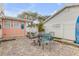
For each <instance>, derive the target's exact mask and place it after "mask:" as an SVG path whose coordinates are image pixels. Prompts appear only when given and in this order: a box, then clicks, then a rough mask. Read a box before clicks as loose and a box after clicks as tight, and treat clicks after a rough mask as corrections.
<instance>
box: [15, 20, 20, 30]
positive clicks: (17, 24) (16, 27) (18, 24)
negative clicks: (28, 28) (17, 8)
mask: <svg viewBox="0 0 79 59" xmlns="http://www.w3.org/2000/svg"><path fill="white" fill-rule="evenodd" d="M19 28H20V23H19V22H17V21H14V29H19Z"/></svg>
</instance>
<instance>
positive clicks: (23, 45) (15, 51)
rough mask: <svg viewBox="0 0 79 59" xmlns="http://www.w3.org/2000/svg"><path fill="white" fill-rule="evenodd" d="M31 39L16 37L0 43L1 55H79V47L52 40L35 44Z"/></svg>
mask: <svg viewBox="0 0 79 59" xmlns="http://www.w3.org/2000/svg"><path fill="white" fill-rule="evenodd" d="M31 43H32V40H31V39H27V38H26V39H16V40H13V41H7V42H2V43H1V44H0V56H79V48H78V47H74V46H70V45H66V44H62V43H59V42H56V41H52V42H51V43H49V44H48V45H44V49H43V48H42V47H41V46H37V45H36V46H33V45H32V44H31Z"/></svg>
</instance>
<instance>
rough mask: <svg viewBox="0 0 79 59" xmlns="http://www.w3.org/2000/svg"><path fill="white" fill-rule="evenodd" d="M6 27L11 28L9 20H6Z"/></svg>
mask: <svg viewBox="0 0 79 59" xmlns="http://www.w3.org/2000/svg"><path fill="white" fill-rule="evenodd" d="M4 27H5V28H10V21H9V20H5V23H4Z"/></svg>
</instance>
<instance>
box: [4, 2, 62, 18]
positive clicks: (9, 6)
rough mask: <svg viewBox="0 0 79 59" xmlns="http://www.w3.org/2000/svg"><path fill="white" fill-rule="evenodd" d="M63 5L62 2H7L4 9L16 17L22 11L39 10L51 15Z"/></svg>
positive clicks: (40, 12)
mask: <svg viewBox="0 0 79 59" xmlns="http://www.w3.org/2000/svg"><path fill="white" fill-rule="evenodd" d="M62 7H63V4H62V3H5V4H4V11H5V14H6V15H7V16H13V17H16V16H17V15H18V14H20V13H21V12H22V11H32V12H37V13H39V14H41V15H45V16H46V15H51V14H52V13H54V12H55V11H56V10H58V9H60V8H62Z"/></svg>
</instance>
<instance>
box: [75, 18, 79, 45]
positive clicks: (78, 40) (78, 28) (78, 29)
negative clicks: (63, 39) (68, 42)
mask: <svg viewBox="0 0 79 59" xmlns="http://www.w3.org/2000/svg"><path fill="white" fill-rule="evenodd" d="M75 31H76V32H75V37H76V41H75V43H77V44H79V17H78V18H77V22H76V30H75Z"/></svg>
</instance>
